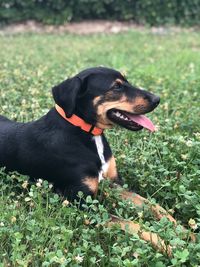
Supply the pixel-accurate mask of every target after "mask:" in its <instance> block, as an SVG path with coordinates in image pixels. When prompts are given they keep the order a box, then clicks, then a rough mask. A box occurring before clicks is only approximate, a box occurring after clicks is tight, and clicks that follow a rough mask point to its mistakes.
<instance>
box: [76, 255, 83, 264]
mask: <svg viewBox="0 0 200 267" xmlns="http://www.w3.org/2000/svg"><path fill="white" fill-rule="evenodd" d="M83 258H84V257H83V256H80V255H77V256H76V257H74V259H75V261H76V262H77V263H81V262H82V261H83Z"/></svg>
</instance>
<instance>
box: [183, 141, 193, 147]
mask: <svg viewBox="0 0 200 267" xmlns="http://www.w3.org/2000/svg"><path fill="white" fill-rule="evenodd" d="M185 144H186V146H188V147H192V146H193V142H192V141H191V140H188V141H186V143H185Z"/></svg>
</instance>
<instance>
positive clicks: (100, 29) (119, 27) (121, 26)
mask: <svg viewBox="0 0 200 267" xmlns="http://www.w3.org/2000/svg"><path fill="white" fill-rule="evenodd" d="M134 28H141V26H136V25H135V24H133V23H125V22H110V21H85V22H79V23H67V24H64V25H60V26H55V25H43V24H41V23H38V22H35V21H27V22H24V23H16V24H12V25H9V26H5V27H3V28H1V29H0V33H1V34H15V33H24V32H36V33H65V32H68V33H75V34H84V35H85V34H94V33H119V32H122V31H128V30H130V29H134Z"/></svg>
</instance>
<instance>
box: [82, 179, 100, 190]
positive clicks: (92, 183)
mask: <svg viewBox="0 0 200 267" xmlns="http://www.w3.org/2000/svg"><path fill="white" fill-rule="evenodd" d="M83 184H84V185H86V186H87V187H88V189H89V190H90V191H91V192H93V193H94V194H96V193H97V190H98V184H99V181H98V178H93V177H86V178H85V179H84V180H83Z"/></svg>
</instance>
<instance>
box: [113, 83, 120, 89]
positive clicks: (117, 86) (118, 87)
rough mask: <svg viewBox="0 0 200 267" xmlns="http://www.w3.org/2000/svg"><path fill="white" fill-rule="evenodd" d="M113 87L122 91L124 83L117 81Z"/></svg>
mask: <svg viewBox="0 0 200 267" xmlns="http://www.w3.org/2000/svg"><path fill="white" fill-rule="evenodd" d="M113 89H114V90H116V91H121V90H122V84H121V83H118V82H116V83H115V84H114V87H113Z"/></svg>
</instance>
